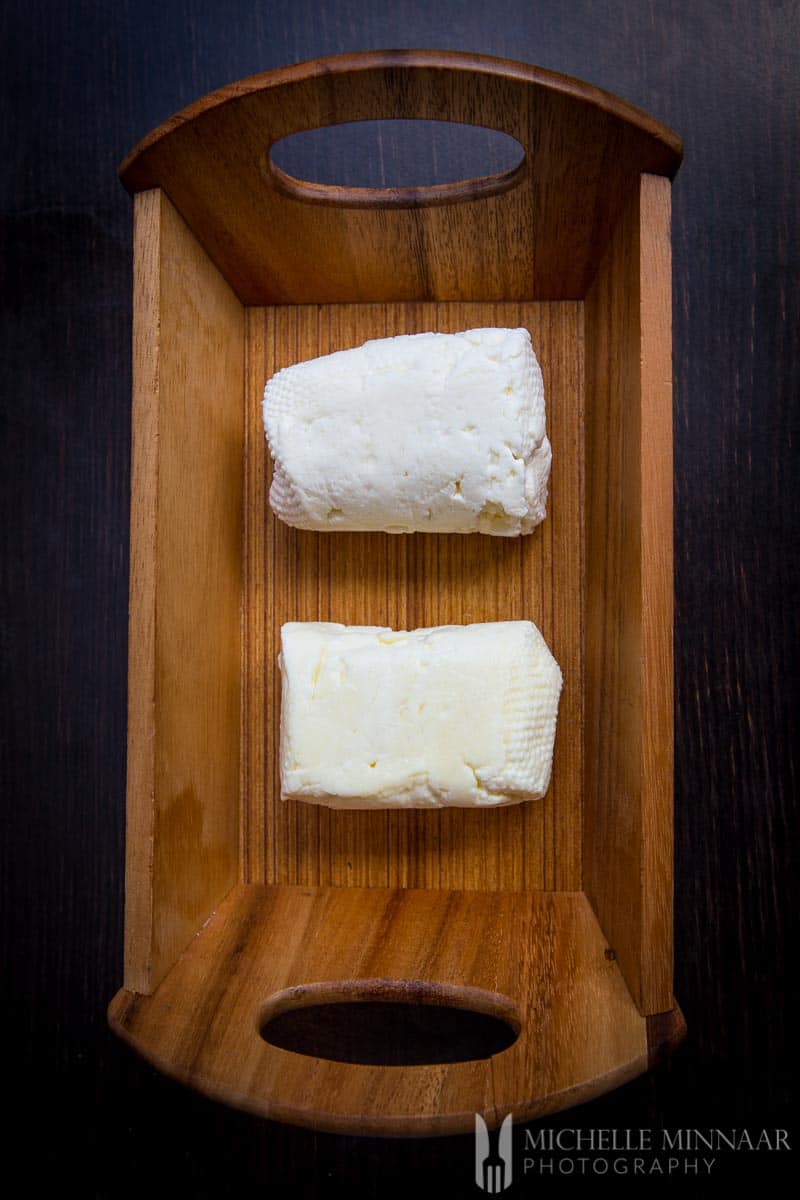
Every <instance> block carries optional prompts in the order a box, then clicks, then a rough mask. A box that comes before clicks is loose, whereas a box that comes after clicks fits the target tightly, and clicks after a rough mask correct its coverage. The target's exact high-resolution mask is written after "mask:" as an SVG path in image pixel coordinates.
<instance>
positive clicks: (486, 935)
mask: <svg viewBox="0 0 800 1200" xmlns="http://www.w3.org/2000/svg"><path fill="white" fill-rule="evenodd" d="M399 117H406V118H407V117H416V118H429V119H441V118H446V119H447V120H451V121H458V122H463V123H468V124H478V125H483V126H488V127H492V128H495V129H500V130H502V131H504V132H506V133H508V134H511V135H512V136H513V137H515V138H517V140H518V141H519V142H520V143H521V144H522V146H523V147H524V148H525V151H526V158H525V161H524V163H523V164H522V166H521V167H520V168H518V169H517V170H515V171H512V172H509V173H507V174H506V175H500V176H494V177H489V178H484V179H481V180H472V181H466V182H463V183H461V184H455V185H447V186H445V187H438V188H427V189H426V188H416V189H411V188H409V189H401V190H397V189H395V190H393V191H374V190H369V189H337V188H333V187H321V186H319V185H311V184H306V183H302V182H300V181H296V180H292V179H290V178H289V177H287V176H285V175H282V174H281V173H280V172H278V171H276V170H275V169H274V168H272V166H271V165H270V159H269V154H268V152H269V148H270V146H271V145H272V144H273V143H274V142H275V141H276V140H277V139H278V138H280V137H283V136H285V135H286V134H289V133H292V132H295V131H298V130H301V129H308V128H313V127H317V126H324V125H330V124H336V123H339V122H345V121H358V120H366V119H372V118H399ZM680 156H681V147H680V142H679V141H678V139H677V138H676V137H675V136H674V134H672V133H671V132H670V131H669V130H667V129H665V128H664V127H663V126H661V125H658V124H657V123H656V122H654V121H652V120H651V119H650V118H648V117H646V116H645V115H644V114H642V113H640V112H638V111H637V110H635V109H632V108H631V107H630V106H628V105H627V104H625V103H623V102H622V101H620V100H617V99H615V98H614V97H612V96H609V95H607V94H605V93H602V92H600V91H598V90H597V89H595V88H592V87H589V86H587V85H584V84H581V83H577V82H575V81H573V80H569V79H566V78H564V77H562V76H558V75H553V74H551V73H550V72H546V71H541V70H538V69H535V68H532V67H528V66H524V65H522V64H518V63H512V62H506V61H502V60H498V59H491V58H480V57H475V56H467V55H462V54H456V53H433V52H393V53H365V54H356V55H348V56H344V57H340V58H333V59H326V60H320V61H317V62H312V63H306V64H302V65H300V66H295V67H290V68H287V69H284V70H280V71H274V72H270V73H268V74H264V75H260V76H256V77H254V78H252V79H248V80H245V81H244V82H242V83H238V84H234V85H232V86H230V87H227V88H224V89H222V90H221V91H218V92H215V93H214V94H213V95H211V96H209V97H206V98H205V99H204V100H201V101H200V102H198V103H197V104H195V105H193V106H191V107H190V108H188V109H186V110H185V111H184V112H182V113H180V114H179V115H178V116H176V117H173V118H172V119H171V120H169V121H167V122H166V123H165V124H163V125H162V126H160V127H159V128H158V129H157V130H156V131H155V132H154V133H152V134H151V135H150V136H148V137H147V138H146V139H145V140H144V141H143V142H142V143H141V144H140V145H139V146H138V147H137V149H136V150H135V151H134V152H133V153H132V154H131V155H130V156H129V157H128V158H127V159H126V160H125V163H124V164H123V166H122V169H121V175H122V179H123V182H124V183H125V185H126V187H127V188H128V189H129V190H130V191H131V192H132V193H133V194H134V379H133V468H132V476H133V480H132V510H131V604H130V670H129V733H128V798H127V804H128V823H127V875H126V955H125V980H124V987H123V989H122V990H121V991H120V992H119V993H118V994H117V996H116V997H115V998H114V1000H113V1001H112V1003H111V1006H110V1009H109V1015H110V1021H111V1024H112V1026H113V1028H114V1029H115V1030H116V1031H117V1032H118V1033H119V1034H120V1035H121V1036H122V1037H124V1038H125V1039H127V1040H128V1041H129V1042H130V1043H131V1044H132V1045H133V1046H135V1047H136V1048H137V1050H139V1051H140V1052H141V1053H142V1054H143V1055H144V1056H145V1057H146V1058H148V1059H149V1060H150V1061H152V1062H154V1063H156V1064H157V1065H158V1066H160V1067H161V1068H163V1070H164V1071H166V1072H168V1073H169V1074H171V1075H173V1076H176V1077H178V1078H180V1079H183V1080H185V1081H186V1082H187V1083H189V1084H191V1085H192V1086H194V1087H196V1088H199V1089H200V1090H202V1091H204V1092H206V1093H208V1094H211V1095H214V1096H216V1097H218V1098H222V1099H224V1100H226V1101H228V1102H229V1103H231V1104H234V1105H239V1106H242V1107H245V1108H248V1109H251V1110H253V1111H256V1112H259V1113H262V1114H264V1115H266V1116H269V1117H274V1118H277V1119H279V1120H287V1121H292V1122H296V1123H298V1124H304V1125H312V1126H315V1127H318V1128H322V1129H328V1130H338V1131H349V1132H358V1133H373V1134H375V1133H377V1134H437V1133H449V1132H458V1131H466V1130H471V1129H472V1128H473V1124H474V1114H475V1113H476V1112H478V1113H481V1114H482V1115H483V1117H484V1119H485V1120H486V1122H487V1124H488V1125H490V1126H493V1125H496V1124H497V1123H498V1122H499V1121H500V1120H501V1119H502V1118H503V1117H504V1116H505V1115H506V1114H507V1113H509V1112H511V1113H513V1114H514V1116H515V1117H517V1118H520V1119H523V1118H529V1117H533V1116H537V1115H540V1114H544V1113H547V1112H550V1111H553V1110H555V1109H558V1108H563V1107H565V1106H567V1105H570V1104H573V1103H577V1102H580V1101H583V1100H586V1099H587V1098H589V1097H591V1096H594V1095H597V1094H599V1093H601V1092H603V1091H606V1090H608V1089H609V1088H612V1087H614V1086H616V1085H617V1084H619V1083H621V1082H623V1081H625V1080H628V1079H630V1078H632V1077H633V1076H635V1075H636V1074H638V1073H640V1072H641V1071H643V1070H645V1069H646V1068H647V1067H648V1065H649V1064H650V1065H651V1064H652V1062H653V1060H654V1058H655V1057H656V1055H657V1054H659V1053H660V1052H661V1051H662V1050H663V1049H664V1047H666V1046H669V1045H671V1044H674V1043H675V1042H676V1041H677V1040H679V1039H680V1036H681V1034H682V1030H683V1022H682V1017H681V1014H680V1010H679V1009H678V1007H677V1005H676V1003H675V1000H674V998H673V995H672V958H673V950H672V428H671V421H672V409H671V286H670V285H671V280H670V178H671V177H672V175H673V174H674V172H675V171H676V170H677V168H678V165H679V162H680ZM478 325H509V326H516V325H525V326H526V327H527V328H528V329H529V330H530V331H531V335H532V338H533V343H534V347H535V349H536V352H537V355H538V357H539V360H540V362H541V364H542V370H543V373H544V380H545V388H546V399H547V418H548V433H549V436H550V439H551V442H552V446H553V470H552V477H551V487H550V499H549V506H548V516H547V519H546V520H545V522H544V523H543V525H541V526H540V527H539V528H538V529H537V530H536V531H535V533H533V534H532V535H530V536H528V537H524V538H518V539H503V538H491V537H484V536H480V535H474V536H459V535H447V536H436V535H424V534H417V535H413V536H402V537H393V536H389V535H383V534H323V535H317V534H313V533H306V532H299V531H296V530H292V529H289V528H288V527H286V526H284V525H282V524H281V523H280V522H278V521H277V520H275V519H274V518H273V516H272V515H271V513H270V511H269V509H268V507H267V503H266V493H267V488H268V485H269V470H270V466H269V458H268V454H267V451H266V446H265V440H264V435H263V428H262V424H261V412H260V401H261V395H262V391H263V387H264V383H265V381H266V379H267V378H268V376H269V375H271V374H272V373H273V372H274V371H275V370H277V369H278V368H279V367H282V366H284V365H286V364H288V363H291V362H295V361H298V360H302V359H306V358H309V357H313V356H315V355H317V354H323V353H328V352H329V351H333V350H337V349H342V348H345V347H348V346H353V345H357V344H359V343H360V342H362V341H363V340H364V339H365V338H367V337H375V336H385V335H390V334H396V333H402V332H414V331H422V330H428V329H436V330H442V331H448V330H449V331H453V330H458V329H465V328H469V327H471V326H478ZM522 617H525V618H531V619H533V620H534V621H535V622H536V623H537V624H538V625H539V627H540V628H541V630H542V632H543V633H544V636H545V638H546V639H547V641H548V643H549V645H550V646H551V647H552V649H553V652H554V654H555V656H556V658H557V659H558V661H559V663H560V664H561V667H562V670H563V674H564V680H565V685H564V692H563V696H562V700H561V707H560V714H559V724H558V733H557V739H556V752H555V761H554V771H553V782H552V786H551V789H550V792H549V794H548V795H547V797H546V798H545V800H543V801H541V802H532V803H528V804H524V805H520V806H512V807H509V808H503V809H500V810H498V811H494V812H481V811H474V810H449V811H430V812H425V811H407V812H403V811H393V812H389V813H378V812H336V811H332V810H328V809H321V808H317V807H313V806H305V805H302V804H293V803H283V802H281V801H280V799H279V785H278V756H277V747H278V731H279V674H278V671H277V668H276V661H275V659H276V653H277V647H278V638H279V630H280V625H281V623H282V622H284V621H286V620H336V621H342V622H346V623H362V624H386V625H391V626H394V627H395V628H414V627H417V626H422V625H434V624H441V623H446V622H456V623H460V622H470V621H489V620H503V619H510V618H522ZM368 999H374V1000H378V1001H386V1000H390V999H394V1000H397V999H400V1000H403V1001H411V1002H421V1003H426V1004H440V1005H446V1006H447V1005H449V1006H456V1007H458V1006H460V1007H465V1008H468V1009H473V1010H476V1011H479V1012H484V1013H493V1014H495V1015H498V1016H500V1017H502V1018H503V1019H505V1020H506V1021H507V1022H508V1023H510V1024H511V1025H512V1026H513V1027H514V1029H515V1030H518V1032H519V1036H518V1037H517V1040H516V1041H515V1042H514V1044H513V1045H512V1046H511V1047H509V1048H508V1049H506V1050H504V1051H503V1052H501V1053H497V1054H494V1055H490V1056H488V1057H480V1058H476V1059H473V1060H471V1061H468V1062H457V1063H445V1064H443V1063H435V1064H430V1063H429V1064H426V1065H421V1066H420V1065H416V1066H386V1065H375V1064H372V1065H369V1064H365V1063H353V1062H349V1063H343V1062H339V1061H332V1060H328V1059H322V1058H319V1057H314V1056H308V1055H305V1054H299V1053H295V1052H292V1051H288V1050H285V1049H279V1048H278V1047H276V1046H275V1045H272V1044H270V1043H268V1042H266V1041H265V1040H264V1039H263V1038H262V1037H261V1036H260V1032H259V1030H260V1026H261V1024H262V1022H263V1020H264V1019H265V1017H266V1016H267V1015H269V1014H270V1013H275V1012H278V1011H282V1010H285V1009H287V1008H292V1007H293V1006H302V1005H305V1004H309V1003H312V1002H314V1003H318V1002H326V1003H328V1002H332V1001H337V1000H338V1001H343V1000H345V1001H350V1002H353V1003H355V1002H359V1001H364V1000H368ZM387 1011H388V1010H387Z"/></svg>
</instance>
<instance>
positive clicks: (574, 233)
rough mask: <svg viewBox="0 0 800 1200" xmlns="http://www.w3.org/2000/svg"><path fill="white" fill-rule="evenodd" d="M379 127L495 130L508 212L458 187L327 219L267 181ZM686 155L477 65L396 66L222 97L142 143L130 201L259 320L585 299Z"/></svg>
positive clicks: (652, 126)
mask: <svg viewBox="0 0 800 1200" xmlns="http://www.w3.org/2000/svg"><path fill="white" fill-rule="evenodd" d="M376 118H388V119H391V118H403V119H407V118H418V119H425V118H427V119H445V120H448V121H456V122H461V123H463V124H477V125H484V126H488V127H490V128H494V129H499V130H501V131H502V132H504V133H507V134H509V135H511V136H512V137H514V138H516V139H517V141H518V142H520V144H521V145H522V146H523V147H524V148H525V150H526V153H527V159H526V163H525V165H524V168H523V169H522V170H521V171H520V172H518V173H516V174H515V176H514V178H513V179H512V180H509V181H508V182H509V184H511V185H512V186H509V187H507V188H506V189H505V190H504V191H503V192H502V194H499V195H485V194H483V193H484V192H485V190H486V184H485V181H484V182H482V183H476V185H475V186H474V187H472V188H470V187H468V186H465V187H462V188H461V191H460V192H459V196H460V199H461V201H462V202H461V203H458V202H449V203H442V195H441V193H440V192H436V191H434V192H433V193H426V192H425V190H424V189H418V190H417V191H415V192H411V191H409V190H408V189H406V190H405V191H403V192H402V193H398V192H397V190H396V189H395V190H394V191H389V192H387V193H386V194H385V196H383V197H381V195H380V193H379V191H375V192H374V193H365V194H364V195H362V197H361V202H360V203H358V204H357V205H355V206H354V205H353V204H352V196H351V195H350V192H349V191H348V190H347V189H341V190H340V191H339V192H338V194H337V192H336V191H335V189H332V188H326V189H324V192H325V197H326V198H327V199H328V200H330V201H331V203H328V204H325V205H320V204H316V203H309V202H308V201H303V200H302V199H299V198H298V196H297V188H295V189H294V192H292V190H291V189H289V190H287V187H286V185H285V182H284V183H279V182H278V181H277V180H276V176H275V173H274V171H272V170H270V169H269V148H270V147H271V146H272V145H273V143H274V142H276V141H277V140H278V139H280V138H282V137H285V136H287V135H289V134H291V133H295V132H297V131H299V130H305V129H313V128H317V127H320V126H326V125H334V124H339V123H343V122H349V121H363V120H374V119H376ZM681 153H682V151H681V145H680V141H679V139H678V138H677V137H676V136H675V134H673V133H672V132H671V131H670V130H668V129H666V128H665V127H664V126H661V125H659V124H658V122H656V121H654V120H653V119H652V118H650V117H647V116H646V115H645V114H643V113H640V112H638V111H637V110H635V109H634V108H633V107H632V106H630V105H627V104H625V103H624V102H622V101H620V100H618V99H616V98H615V97H612V96H610V95H608V94H607V93H603V92H601V91H600V90H599V89H597V88H592V87H590V86H588V85H586V84H582V83H580V82H578V81H576V80H571V79H567V78H565V77H564V76H561V75H557V74H555V73H551V72H547V71H543V70H540V69H537V68H533V67H529V66H526V65H524V64H521V63H514V62H509V61H503V60H498V59H492V58H484V57H481V56H479V55H463V54H453V53H440V52H437V53H432V52H427V51H412V52H409V51H394V52H380V53H368V54H354V55H343V56H341V57H338V58H329V59H321V60H318V61H316V62H310V63H304V64H300V65H299V66H295V67H287V68H285V69H284V70H281V71H274V72H267V73H265V74H262V75H258V76H254V77H253V78H252V79H246V80H242V81H241V82H239V83H235V84H231V85H230V86H229V87H226V88H222V89H220V90H219V91H218V92H215V93H213V94H212V95H210V96H207V97H205V98H204V99H203V100H201V101H199V102H197V103H196V104H194V105H192V106H190V107H189V108H187V109H185V110H184V111H183V112H181V113H178V114H177V115H176V116H175V117H172V118H171V119H170V120H169V121H167V122H165V123H164V124H163V125H161V126H160V127H159V128H158V129H157V130H155V131H154V132H153V133H152V134H151V135H149V136H148V137H147V138H145V140H144V141H143V142H142V143H141V144H140V145H139V146H138V147H137V148H136V150H134V151H133V152H132V153H131V154H130V155H129V156H128V158H127V159H126V160H125V162H124V163H123V165H122V167H121V176H122V179H123V182H124V183H125V185H126V187H128V188H129V190H130V191H132V192H136V191H140V190H141V189H143V188H150V187H156V186H157V187H161V188H163V189H164V190H165V191H166V193H167V194H168V195H169V196H170V198H171V200H172V201H173V203H174V204H175V206H176V207H177V209H178V211H179V212H181V213H182V214H183V216H184V217H185V218H186V220H187V222H188V223H189V225H190V226H191V228H192V229H193V230H194V231H195V233H196V235H197V236H198V238H199V239H200V241H201V242H202V244H203V245H204V246H205V247H206V249H207V250H208V253H209V254H210V255H211V257H212V258H213V259H214V261H215V262H216V263H217V265H218V266H219V267H220V270H221V271H222V273H223V274H224V275H225V277H226V279H227V280H228V281H229V283H230V284H231V286H232V287H233V288H234V289H235V291H236V292H237V294H238V295H239V297H240V298H241V299H242V301H243V302H245V303H247V304H265V303H304V302H309V301H312V302H320V301H345V302H355V301H390V300H394V301H396V300H417V299H427V300H495V299H497V300H515V299H541V300H563V299H581V298H582V297H583V295H584V294H585V291H586V288H587V286H588V283H589V281H590V280H591V278H592V276H593V274H594V271H595V268H596V266H597V263H598V261H599V258H600V255H601V254H602V252H603V249H604V247H605V244H606V242H607V240H608V237H609V234H610V231H611V228H612V227H613V223H614V221H615V219H616V215H617V212H618V210H619V207H620V205H621V203H622V201H623V198H624V196H625V193H626V192H627V190H628V189H629V188H630V187H631V186H632V184H633V183H634V181H635V179H636V177H637V176H638V174H639V172H641V171H651V172H654V173H656V174H664V175H668V176H672V175H673V174H674V173H675V171H676V170H677V168H678V165H679V163H680V158H681ZM370 197H371V203H372V206H371V207H365V203H366V204H369V203H370ZM334 199H335V200H336V202H333V201H334ZM382 199H386V200H387V205H384V204H382V202H381V201H382ZM426 199H427V200H428V201H429V202H434V201H435V203H428V204H427V205H426V203H425V202H426ZM463 201H466V202H463ZM398 204H400V205H401V207H397V205H398ZM387 263H391V271H387V270H386V264H387Z"/></svg>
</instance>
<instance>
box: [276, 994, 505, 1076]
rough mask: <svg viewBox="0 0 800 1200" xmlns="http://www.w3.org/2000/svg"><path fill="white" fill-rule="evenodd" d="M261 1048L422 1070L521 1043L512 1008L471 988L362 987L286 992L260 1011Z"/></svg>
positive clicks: (484, 1055) (365, 1063) (489, 1053)
mask: <svg viewBox="0 0 800 1200" xmlns="http://www.w3.org/2000/svg"><path fill="white" fill-rule="evenodd" d="M259 1033H260V1034H261V1036H262V1038H263V1039H264V1041H265V1042H268V1043H269V1044H270V1045H272V1046H276V1047H277V1048H278V1049H280V1050H290V1051H292V1052H293V1053H295V1054H304V1055H308V1056H310V1057H313V1058H325V1059H329V1060H331V1061H333V1062H345V1063H360V1064H362V1065H368V1066H393V1067H399V1066H423V1065H430V1064H434V1063H453V1062H471V1061H474V1060H476V1059H483V1058H491V1057H492V1056H493V1055H495V1054H499V1053H501V1052H502V1051H503V1050H507V1049H508V1047H509V1046H511V1045H513V1043H514V1042H515V1041H516V1040H517V1037H518V1036H519V1021H518V1019H517V1016H516V1011H515V1009H514V1006H513V1004H512V1003H511V1001H510V1000H508V999H507V998H506V997H504V996H498V995H493V994H492V993H489V992H482V991H480V990H479V989H476V988H455V987H448V986H446V985H441V984H429V983H423V982H418V981H414V980H397V981H392V980H360V981H356V982H354V983H330V984H324V983H323V984H312V985H309V986H307V987H299V988H288V989H287V990H286V991H285V992H279V993H278V994H277V995H275V996H273V997H271V999H270V1000H269V1001H268V1003H267V1005H266V1006H265V1008H264V1009H263V1010H262V1012H261V1016H260V1019H259Z"/></svg>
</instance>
